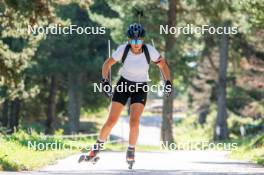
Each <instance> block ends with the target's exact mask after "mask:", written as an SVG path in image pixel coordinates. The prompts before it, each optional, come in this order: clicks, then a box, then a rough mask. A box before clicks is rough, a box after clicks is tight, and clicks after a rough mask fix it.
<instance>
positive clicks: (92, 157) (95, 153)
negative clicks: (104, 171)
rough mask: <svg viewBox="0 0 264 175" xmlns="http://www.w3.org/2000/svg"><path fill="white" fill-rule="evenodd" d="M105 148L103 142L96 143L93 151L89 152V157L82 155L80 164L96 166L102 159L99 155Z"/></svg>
mask: <svg viewBox="0 0 264 175" xmlns="http://www.w3.org/2000/svg"><path fill="white" fill-rule="evenodd" d="M102 148H103V142H98V141H97V142H96V144H94V145H93V147H92V148H91V150H90V151H89V153H88V155H81V156H80V158H79V160H78V162H79V163H81V162H91V163H92V164H96V163H97V161H98V160H99V159H100V157H99V156H98V153H99V152H100V150H101V149H102Z"/></svg>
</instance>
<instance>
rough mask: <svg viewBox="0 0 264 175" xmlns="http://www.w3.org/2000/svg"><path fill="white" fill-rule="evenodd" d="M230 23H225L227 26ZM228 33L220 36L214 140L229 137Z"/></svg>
mask: <svg viewBox="0 0 264 175" xmlns="http://www.w3.org/2000/svg"><path fill="white" fill-rule="evenodd" d="M227 26H228V23H225V24H224V27H227ZM228 39H229V38H228V35H225V34H222V35H221V38H220V48H219V50H220V63H219V64H220V65H219V75H218V76H219V77H218V92H217V118H216V123H215V130H214V140H224V139H227V138H228V128H227V110H226V76H227V75H226V73H227V66H228Z"/></svg>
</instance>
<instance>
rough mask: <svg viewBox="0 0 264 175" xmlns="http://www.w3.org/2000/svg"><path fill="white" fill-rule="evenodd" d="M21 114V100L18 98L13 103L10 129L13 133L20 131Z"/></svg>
mask: <svg viewBox="0 0 264 175" xmlns="http://www.w3.org/2000/svg"><path fill="white" fill-rule="evenodd" d="M19 113H20V100H19V99H18V98H16V99H15V100H13V101H12V102H11V111H10V129H11V132H12V133H13V132H15V131H17V130H18V124H19Z"/></svg>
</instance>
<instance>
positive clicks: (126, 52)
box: [122, 44, 150, 64]
mask: <svg viewBox="0 0 264 175" xmlns="http://www.w3.org/2000/svg"><path fill="white" fill-rule="evenodd" d="M130 48H131V45H130V44H127V45H126V48H125V50H124V53H123V56H122V64H124V62H125V60H126V57H127V54H128V52H129V49H130ZM142 49H143V52H144V54H145V57H146V60H147V62H148V64H149V63H150V55H149V51H148V48H147V46H146V45H145V44H143V46H142Z"/></svg>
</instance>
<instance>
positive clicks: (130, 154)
mask: <svg viewBox="0 0 264 175" xmlns="http://www.w3.org/2000/svg"><path fill="white" fill-rule="evenodd" d="M126 161H127V164H128V169H132V167H133V164H134V163H135V148H129V147H128V149H127V154H126Z"/></svg>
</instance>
